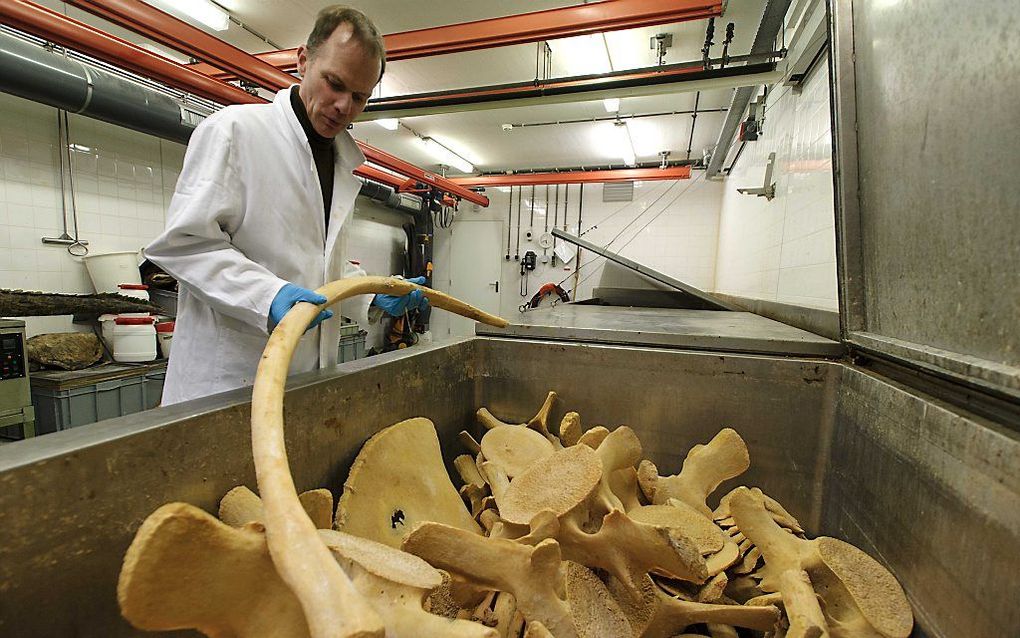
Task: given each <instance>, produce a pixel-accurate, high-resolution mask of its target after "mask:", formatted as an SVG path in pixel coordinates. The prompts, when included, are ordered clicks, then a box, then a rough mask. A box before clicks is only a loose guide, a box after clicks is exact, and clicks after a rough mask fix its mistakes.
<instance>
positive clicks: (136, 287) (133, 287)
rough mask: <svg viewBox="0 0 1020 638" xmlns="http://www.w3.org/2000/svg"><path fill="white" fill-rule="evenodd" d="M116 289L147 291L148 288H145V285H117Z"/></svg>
mask: <svg viewBox="0 0 1020 638" xmlns="http://www.w3.org/2000/svg"><path fill="white" fill-rule="evenodd" d="M117 287H118V288H122V289H124V290H148V289H149V287H148V286H146V285H145V284H117Z"/></svg>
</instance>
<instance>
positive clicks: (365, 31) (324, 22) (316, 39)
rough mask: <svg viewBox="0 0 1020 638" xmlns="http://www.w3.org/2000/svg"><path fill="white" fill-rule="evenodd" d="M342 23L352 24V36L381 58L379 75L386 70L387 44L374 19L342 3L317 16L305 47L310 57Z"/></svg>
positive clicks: (327, 8) (324, 10) (326, 9)
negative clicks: (373, 22)
mask: <svg viewBox="0 0 1020 638" xmlns="http://www.w3.org/2000/svg"><path fill="white" fill-rule="evenodd" d="M341 24H349V25H351V32H352V37H353V38H354V39H355V40H357V41H358V42H360V43H361V44H362V45H364V46H365V47H367V48H368V50H369V51H371V52H372V53H374V54H375V56H376V57H377V58H379V66H380V68H379V77H380V78H381V77H382V75H383V72H385V71H386V45H385V44H384V43H383V39H382V36H381V35H379V30H378V29H376V28H375V25H374V24H372V21H371V20H369V19H368V16H366V15H365V14H364V13H362V12H360V11H358V10H357V9H355V8H354V7H348V6H346V5H342V4H335V5H332V6H329V7H326V8H325V9H323V10H322V11H320V12H319V15H317V16H316V17H315V26H314V27H312V32H311V33H310V34H309V35H308V42H306V43H305V48H306V49H307V50H308V57H310V58H311V57H314V56H315V54H316V52H318V50H319V47H321V46H322V43H323V42H325V41H326V40H328V39H329V36H331V35H333V32H334V31H336V28H337V27H338V26H340V25H341Z"/></svg>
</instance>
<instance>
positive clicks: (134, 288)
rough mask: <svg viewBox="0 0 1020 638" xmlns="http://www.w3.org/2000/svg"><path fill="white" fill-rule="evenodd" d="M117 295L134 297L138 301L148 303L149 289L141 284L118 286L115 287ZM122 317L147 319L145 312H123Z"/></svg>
mask: <svg viewBox="0 0 1020 638" xmlns="http://www.w3.org/2000/svg"><path fill="white" fill-rule="evenodd" d="M117 294H118V295H122V296H124V297H134V298H135V299H138V300H139V301H144V302H146V303H148V302H149V287H148V286H146V285H143V284H120V285H119V286H117ZM121 316H122V317H148V316H149V313H147V312H125V313H122V314H121Z"/></svg>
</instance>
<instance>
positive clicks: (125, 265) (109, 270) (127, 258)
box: [82, 250, 142, 292]
mask: <svg viewBox="0 0 1020 638" xmlns="http://www.w3.org/2000/svg"><path fill="white" fill-rule="evenodd" d="M82 261H84V262H85V269H86V270H88V273H89V278H90V279H91V280H92V285H93V286H95V289H96V292H119V289H118V286H119V285H120V284H140V283H142V277H141V274H139V272H138V251H136V250H135V251H124V252H117V253H101V254H97V255H86V256H85V257H82Z"/></svg>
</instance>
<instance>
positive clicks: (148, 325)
mask: <svg viewBox="0 0 1020 638" xmlns="http://www.w3.org/2000/svg"><path fill="white" fill-rule="evenodd" d="M153 321H154V319H153V318H152V317H123V316H122V317H117V319H116V325H115V326H114V328H113V359H114V361H121V362H124V363H132V362H141V361H153V360H154V359H155V358H156V327H155V326H154V325H152V324H153Z"/></svg>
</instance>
